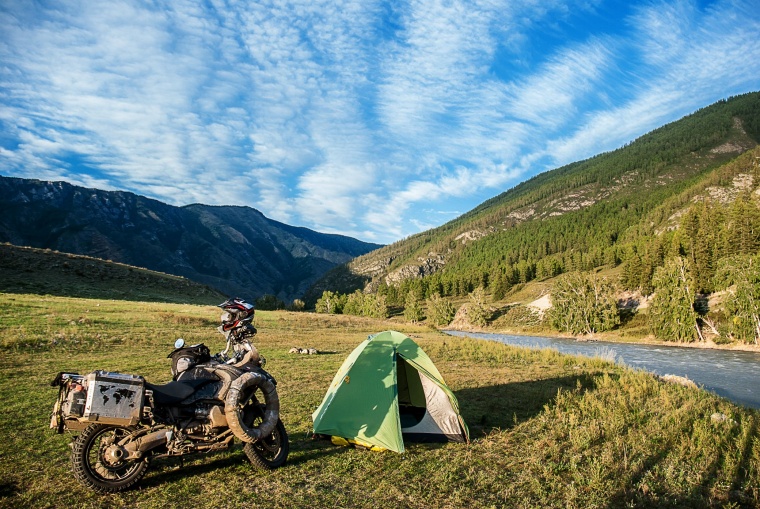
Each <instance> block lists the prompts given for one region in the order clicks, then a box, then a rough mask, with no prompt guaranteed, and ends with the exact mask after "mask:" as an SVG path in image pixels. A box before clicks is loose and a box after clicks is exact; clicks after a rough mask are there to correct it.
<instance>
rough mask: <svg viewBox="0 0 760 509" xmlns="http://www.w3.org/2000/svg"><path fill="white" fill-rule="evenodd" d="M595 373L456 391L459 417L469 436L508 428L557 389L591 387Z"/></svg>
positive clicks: (553, 395) (534, 410) (548, 399)
mask: <svg viewBox="0 0 760 509" xmlns="http://www.w3.org/2000/svg"><path fill="white" fill-rule="evenodd" d="M597 375H598V374H597V373H583V374H578V375H570V376H564V377H559V378H548V379H545V380H533V381H529V382H516V383H509V384H502V385H494V386H490V387H477V388H473V389H462V390H459V391H456V393H455V394H456V397H457V400H458V401H459V408H460V411H461V413H462V417H463V418H464V420H465V422H466V423H467V425H468V426H469V428H470V433H471V435H472V438H477V437H478V435H481V434H482V435H485V434H488V432H490V431H491V430H494V429H508V428H511V427H513V426H515V424H517V423H519V422H522V421H526V420H528V419H531V418H533V417H535V416H536V415H538V414H539V413H541V412H542V411H543V410H544V406H545V405H549V404H551V403H552V402H553V401H554V399H555V398H556V397H557V391H559V390H565V391H572V390H576V389H577V388H578V387H580V390H581V391H587V390H590V389H593V388H594V387H595V385H594V377H596V376H597Z"/></svg>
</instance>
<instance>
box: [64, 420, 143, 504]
mask: <svg viewBox="0 0 760 509" xmlns="http://www.w3.org/2000/svg"><path fill="white" fill-rule="evenodd" d="M133 431H134V429H132V428H127V427H124V426H111V425H104V424H91V425H90V426H88V427H87V428H85V430H84V431H83V432H82V433H81V434H80V435H79V436H78V437H77V438H76V439H75V440H74V443H73V447H72V450H71V463H72V464H73V470H74V476H75V477H76V479H77V480H78V481H79V482H80V483H81V484H83V485H84V486H86V487H87V488H90V489H92V490H95V491H97V492H98V493H118V492H120V491H124V490H126V489H128V488H130V487H131V486H134V484H135V483H137V482H138V481H139V480H140V479H142V477H143V476H144V475H145V472H146V471H147V470H148V459H147V458H145V459H140V460H129V461H127V460H124V459H123V458H121V456H122V455H121V454H120V451H119V448H117V447H116V444H117V443H118V442H119V441H120V440H122V439H123V438H125V437H126V436H128V435H129V434H130V433H132V432H133Z"/></svg>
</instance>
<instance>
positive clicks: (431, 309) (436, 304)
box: [426, 292, 456, 326]
mask: <svg viewBox="0 0 760 509" xmlns="http://www.w3.org/2000/svg"><path fill="white" fill-rule="evenodd" d="M426 304H427V314H428V320H430V321H431V322H432V323H433V325H436V326H442V325H448V324H450V323H451V321H452V320H453V319H454V315H456V309H454V305H453V304H452V303H451V301H449V300H448V299H444V298H443V297H441V294H440V293H437V292H436V293H434V294H433V295H431V296H430V298H429V299H427V301H426Z"/></svg>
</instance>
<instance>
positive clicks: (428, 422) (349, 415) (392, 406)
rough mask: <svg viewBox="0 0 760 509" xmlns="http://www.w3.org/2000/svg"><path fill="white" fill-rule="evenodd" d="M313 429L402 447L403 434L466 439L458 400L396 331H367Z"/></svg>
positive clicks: (416, 437)
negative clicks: (369, 332)
mask: <svg viewBox="0 0 760 509" xmlns="http://www.w3.org/2000/svg"><path fill="white" fill-rule="evenodd" d="M311 417H312V419H313V421H314V433H317V434H324V435H332V436H334V437H342V438H344V439H348V440H351V441H355V442H356V443H359V444H363V445H367V444H369V445H371V446H377V447H379V448H385V449H390V450H392V451H396V452H399V453H401V452H404V439H407V440H409V441H413V442H419V441H434V442H445V441H456V442H466V441H469V432H468V430H467V425H466V424H465V423H464V420H463V419H462V417H461V415H459V404H458V403H457V399H456V397H455V396H454V394H453V393H452V392H451V390H450V389H449V388H448V387H447V386H446V383H445V382H444V381H443V377H442V376H441V374H440V373H439V372H438V370H437V369H436V367H435V365H434V364H433V361H431V360H430V358H429V357H428V356H427V355H426V354H425V352H423V351H422V348H420V346H419V345H418V344H417V343H415V342H414V341H412V340H411V339H409V338H408V337H406V336H405V335H403V334H401V333H400V332H395V331H385V332H381V333H380V334H376V335H374V336H370V337H369V338H367V339H366V340H365V341H363V342H362V343H361V344H360V345H359V346H357V347H356V348H355V349H354V351H353V352H351V354H350V355H349V356H348V357H347V358H346V360H345V361H343V365H342V366H341V367H340V369H339V370H338V372H337V373H336V374H335V377H334V378H333V381H332V384H330V388H329V389H328V390H327V394H325V397H324V399H323V400H322V404H321V405H319V407H318V408H317V410H316V411H315V412H314V413H313V414H312V416H311Z"/></svg>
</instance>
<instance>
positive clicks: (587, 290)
mask: <svg viewBox="0 0 760 509" xmlns="http://www.w3.org/2000/svg"><path fill="white" fill-rule="evenodd" d="M548 319H549V323H550V324H551V326H552V327H554V328H555V329H557V330H560V331H565V332H570V333H571V334H593V333H595V332H604V331H607V330H612V329H613V328H615V327H616V326H617V325H619V324H620V313H619V311H618V308H617V299H616V298H615V286H614V285H613V284H612V283H610V282H609V281H607V279H605V278H602V279H598V278H597V277H596V275H595V274H584V273H580V272H571V273H568V274H565V275H564V276H561V277H560V278H558V279H557V281H556V282H555V283H554V286H553V287H552V307H551V308H550V309H549V311H548Z"/></svg>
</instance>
